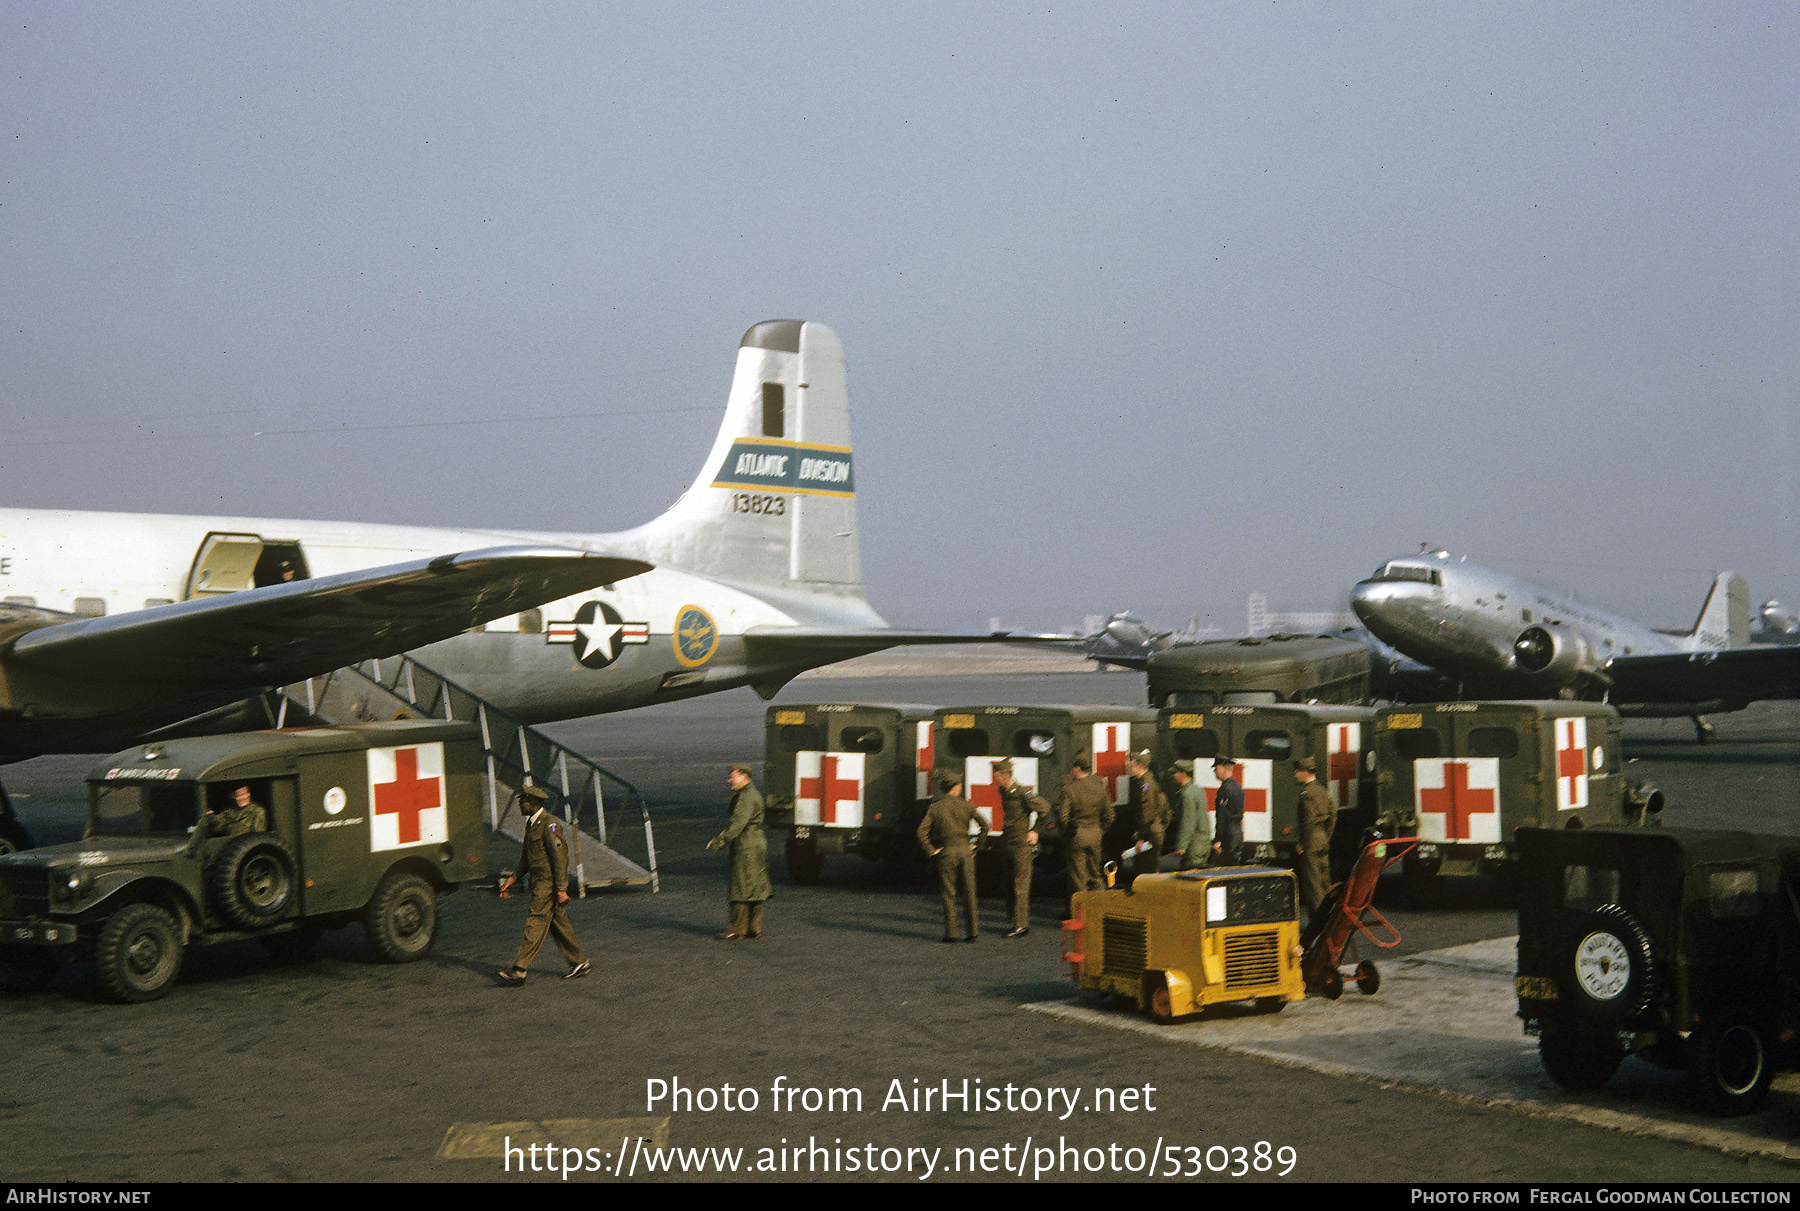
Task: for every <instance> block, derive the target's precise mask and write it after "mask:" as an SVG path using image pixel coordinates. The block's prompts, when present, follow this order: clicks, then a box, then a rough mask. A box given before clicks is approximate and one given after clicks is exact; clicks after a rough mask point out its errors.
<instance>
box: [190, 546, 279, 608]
mask: <svg viewBox="0 0 1800 1211" xmlns="http://www.w3.org/2000/svg"><path fill="white" fill-rule="evenodd" d="M307 577H308V572H307V569H306V555H305V553H304V552H303V551H301V549H300V544H299V543H297V542H290V541H283V540H279V539H271V540H267V541H265V540H264V539H263V538H262V536H261V535H259V534H232V533H226V532H223V531H218V530H214V531H213V532H211V533H210V534H208V535H207V536H206V537H205V538H203V539H201V540H200V549H199V550H198V551H196V552H195V553H194V566H193V567H192V569H190V570H189V572H188V578H187V588H186V591H185V592H184V593H183V594H182V600H184V601H192V600H194V599H196V598H201V597H217V596H218V595H219V594H221V593H235V592H237V591H238V590H240V589H252V588H260V587H261V586H263V585H271V584H282V583H284V582H286V581H290V580H305V579H307Z"/></svg>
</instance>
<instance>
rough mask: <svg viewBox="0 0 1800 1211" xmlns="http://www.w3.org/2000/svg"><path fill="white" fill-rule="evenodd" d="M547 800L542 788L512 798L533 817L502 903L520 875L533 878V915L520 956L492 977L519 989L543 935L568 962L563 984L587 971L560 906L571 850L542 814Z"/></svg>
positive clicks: (529, 917)
mask: <svg viewBox="0 0 1800 1211" xmlns="http://www.w3.org/2000/svg"><path fill="white" fill-rule="evenodd" d="M549 801H550V796H549V795H548V794H547V793H545V791H544V789H543V788H542V787H538V786H527V787H525V788H524V789H522V790H521V791H519V793H518V794H517V795H516V796H514V802H516V803H517V804H518V806H519V813H520V814H521V815H524V814H525V813H526V812H527V811H529V812H530V813H531V814H530V815H529V816H527V817H526V820H525V843H524V845H523V846H522V847H521V848H520V850H519V865H518V868H517V869H515V870H514V871H513V873H512V874H510V875H508V876H506V878H505V880H504V881H502V882H501V884H500V898H501V899H502V900H504V899H506V898H507V897H508V896H509V895H510V894H511V892H512V887H513V884H514V883H516V882H518V880H519V876H520V874H521V873H524V872H529V873H530V875H531V912H530V913H529V914H528V915H527V916H526V918H525V937H524V938H523V939H522V940H521V941H520V942H519V954H518V957H517V958H515V959H514V960H513V965H512V966H511V967H510V968H508V969H507V970H505V971H500V972H495V973H494V974H496V975H498V976H499V977H500V979H501V980H502V981H504V982H505V983H507V984H510V985H512V986H513V987H514V988H518V987H521V986H523V985H524V983H525V973H526V972H527V971H528V970H530V968H531V961H532V960H533V959H535V958H537V953H538V949H539V948H540V947H542V946H543V944H544V935H545V934H546V933H548V934H551V935H552V936H554V937H555V938H556V948H557V949H558V950H560V951H562V957H563V960H564V961H565V962H566V963H568V965H569V971H568V974H567V975H565V976H563V979H565V980H578V979H580V978H581V977H582V976H584V975H586V974H587V973H588V971H589V970H591V969H590V968H589V966H588V961H587V956H586V955H584V954H582V953H581V943H580V942H577V941H576V940H575V931H574V930H573V929H572V928H570V926H569V915H568V913H566V912H564V911H563V905H565V904H567V903H568V902H569V847H568V843H567V842H566V841H564V839H563V826H562V824H561V823H560V822H558V821H557V819H556V817H554V816H552V815H551V814H550V813H549V812H548V811H546V810H545V806H544V805H545V804H547V803H548V802H549Z"/></svg>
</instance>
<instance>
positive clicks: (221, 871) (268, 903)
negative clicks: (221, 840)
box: [206, 833, 294, 929]
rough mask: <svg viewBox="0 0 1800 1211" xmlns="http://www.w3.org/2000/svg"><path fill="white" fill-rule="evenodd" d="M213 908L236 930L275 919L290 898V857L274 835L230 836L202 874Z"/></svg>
mask: <svg viewBox="0 0 1800 1211" xmlns="http://www.w3.org/2000/svg"><path fill="white" fill-rule="evenodd" d="M206 878H207V882H208V884H209V885H210V888H211V891H212V898H213V906H214V907H215V908H217V909H218V910H219V915H220V916H221V917H223V918H225V920H226V921H228V922H230V923H231V924H233V925H235V926H237V927H238V928H239V929H257V928H260V927H261V926H264V925H267V924H268V923H269V922H271V921H273V920H275V919H276V918H278V917H279V916H281V914H282V913H283V912H286V911H287V908H288V905H289V904H290V903H291V902H292V901H293V898H294V855H293V853H292V852H291V851H289V849H288V847H287V844H286V843H285V842H283V841H282V839H281V838H280V837H278V836H276V835H275V834H274V833H245V834H244V835H243V836H241V837H233V838H232V839H231V841H230V842H228V843H227V844H226V846H225V848H224V849H223V850H221V851H219V856H218V858H216V859H215V860H214V861H213V864H212V866H211V867H210V868H209V869H208V870H207V872H206Z"/></svg>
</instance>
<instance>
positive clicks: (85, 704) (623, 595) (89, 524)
mask: <svg viewBox="0 0 1800 1211" xmlns="http://www.w3.org/2000/svg"><path fill="white" fill-rule="evenodd" d="M459 552H465V553H466V554H458V553H459ZM0 597H3V598H4V604H3V605H0V759H17V758H20V757H27V756H32V755H35V754H37V753H45V752H96V751H104V750H107V749H111V748H118V747H123V746H124V745H128V744H131V743H135V742H136V740H137V739H139V738H140V737H143V736H145V735H147V734H149V733H151V732H152V731H156V732H157V733H158V734H162V735H174V734H179V733H180V731H181V729H182V726H183V724H184V721H187V722H190V723H196V725H197V721H198V720H200V719H202V718H205V719H207V720H208V721H209V723H208V728H207V730H229V729H226V728H219V727H217V726H216V723H217V719H218V716H219V714H220V712H221V710H224V711H225V712H226V713H229V704H230V703H231V702H233V701H242V700H243V699H244V698H245V695H246V691H250V690H255V689H260V688H261V687H265V686H273V685H282V684H287V683H289V682H292V681H296V680H299V679H301V678H303V677H307V676H311V675H314V674H318V673H323V672H327V671H329V670H330V669H333V668H337V667H339V666H342V665H345V664H349V663H353V662H355V661H357V660H363V659H368V658H370V657H375V656H387V655H393V654H394V653H397V652H400V651H403V650H411V651H412V654H413V655H414V656H415V657H416V658H417V659H419V660H420V661H421V662H422V663H424V664H425V665H427V666H429V667H430V668H431V669H433V670H434V671H436V672H438V673H440V674H442V675H443V676H445V677H448V678H450V679H451V680H453V681H456V682H458V683H460V684H462V685H463V686H465V687H466V688H468V689H469V690H471V691H473V692H474V693H476V694H477V695H479V696H481V697H483V698H486V699H488V700H489V701H491V702H493V703H494V704H496V705H498V706H499V707H501V708H502V709H505V710H509V711H511V712H513V713H514V714H516V715H519V716H520V717H522V718H524V719H525V720H527V721H528V722H543V721H547V720H554V719H565V718H571V717H575V716H582V715H592V714H598V713H601V712H606V711H617V710H623V709H626V708H628V707H635V706H642V705H645V704H648V703H654V702H665V701H669V700H672V699H676V698H686V697H690V696H692V695H696V694H704V693H710V692H713V691H716V690H725V689H731V688H733V687H735V686H743V685H748V686H751V687H753V688H754V689H755V690H756V691H757V692H758V693H759V694H762V695H763V696H764V697H769V696H771V695H773V694H774V693H775V692H776V691H777V690H778V689H780V687H781V686H782V685H784V684H786V682H787V681H789V680H790V679H791V678H793V677H794V676H795V675H796V674H798V673H800V672H803V671H804V670H806V669H810V668H815V667H818V666H820V665H825V664H831V663H833V662H834V661H838V660H843V659H846V658H848V657H851V656H856V655H860V654H862V653H866V652H873V651H879V650H881V649H883V648H888V647H893V646H895V645H899V644H917V643H962V642H991V641H993V640H994V639H1004V638H1014V639H1018V638H1027V639H1046V640H1048V639H1054V638H1057V637H1052V636H1033V637H1023V636H1010V635H1007V634H1005V633H1001V634H996V635H969V634H941V633H936V632H924V631H904V630H896V629H893V628H890V627H888V626H887V624H886V623H884V622H883V621H882V619H881V617H880V615H878V614H877V613H876V612H875V611H874V610H873V609H872V608H871V607H870V606H869V604H868V602H867V601H866V600H865V599H864V596H863V586H862V570H861V561H860V556H859V552H858V546H857V531H856V478H855V472H854V468H853V465H852V461H851V450H850V409H849V400H848V396H847V393H846V389H845V379H844V355H843V347H842V346H841V345H840V344H839V342H838V338H837V336H836V334H835V333H833V332H832V331H831V329H829V328H827V327H825V326H824V325H822V324H816V323H808V322H804V321H798V320H776V321H769V322H766V323H761V324H757V325H755V326H754V327H752V328H751V329H750V330H749V331H748V332H747V333H746V334H745V335H744V338H743V341H742V343H741V345H740V346H739V349H738V355H737V367H736V371H735V374H734V376H733V378H732V382H731V390H730V395H729V398H728V400H727V403H726V406H725V419H724V423H723V424H722V425H721V426H720V428H719V432H718V436H717V438H716V439H715V440H714V442H713V446H712V451H711V453H709V454H708V455H707V457H706V462H705V464H704V465H703V466H702V468H701V470H700V474H699V476H698V477H697V478H696V479H695V480H694V482H693V485H692V486H691V487H690V488H689V489H688V490H687V492H686V493H685V494H683V495H682V497H681V498H680V499H679V500H677V501H676V502H675V504H674V505H673V506H672V507H670V509H669V510H668V511H667V512H666V513H664V514H663V515H662V516H660V517H658V518H656V519H655V520H653V521H651V522H649V523H647V524H645V525H642V526H639V527H637V528H636V529H632V530H625V531H622V532H619V533H613V534H592V535H588V534H543V533H521V532H512V531H497V530H495V531H468V530H445V529H421V528H415V527H407V526H392V525H377V524H369V523H361V522H329V521H288V520H272V519H266V518H249V517H179V516H165V515H149V514H136V513H89V512H68V511H59V510H38V509H6V510H0Z"/></svg>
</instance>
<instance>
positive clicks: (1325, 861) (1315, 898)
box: [1294, 757, 1337, 914]
mask: <svg viewBox="0 0 1800 1211" xmlns="http://www.w3.org/2000/svg"><path fill="white" fill-rule="evenodd" d="M1294 781H1295V782H1298V783H1299V784H1300V808H1299V823H1300V843H1299V844H1298V845H1296V846H1294V857H1295V858H1296V859H1297V865H1296V869H1295V873H1296V874H1298V875H1299V876H1300V899H1301V901H1302V902H1303V903H1304V904H1305V905H1306V911H1307V913H1308V914H1311V913H1312V912H1313V911H1314V910H1315V909H1317V908H1318V907H1319V905H1320V904H1321V903H1323V902H1324V900H1325V892H1326V889H1327V888H1329V887H1330V886H1331V868H1330V865H1329V863H1330V861H1331V834H1332V831H1333V830H1334V829H1335V828H1336V827H1337V805H1336V804H1335V803H1333V802H1332V801H1331V795H1330V794H1329V793H1327V791H1326V790H1325V788H1324V787H1323V786H1321V785H1320V784H1319V779H1318V765H1317V763H1316V762H1315V761H1314V760H1313V759H1312V758H1311V757H1301V758H1300V759H1299V760H1297V761H1295V762H1294Z"/></svg>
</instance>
